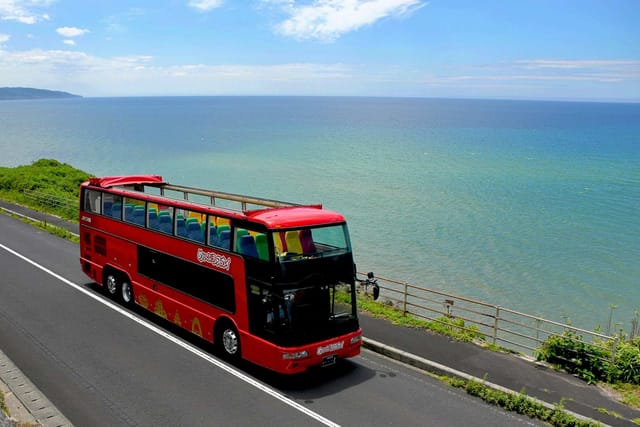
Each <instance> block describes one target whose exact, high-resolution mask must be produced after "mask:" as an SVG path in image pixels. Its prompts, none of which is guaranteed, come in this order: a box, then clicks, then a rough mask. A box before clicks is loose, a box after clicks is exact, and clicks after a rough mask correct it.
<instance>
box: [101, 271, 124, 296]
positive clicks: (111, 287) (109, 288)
mask: <svg viewBox="0 0 640 427" xmlns="http://www.w3.org/2000/svg"><path fill="white" fill-rule="evenodd" d="M103 283H104V291H105V293H106V294H107V296H109V298H112V299H115V298H116V296H117V295H118V290H119V288H120V287H119V285H118V276H117V274H116V273H115V272H114V271H109V272H108V273H106V274H105V278H104V282H103Z"/></svg>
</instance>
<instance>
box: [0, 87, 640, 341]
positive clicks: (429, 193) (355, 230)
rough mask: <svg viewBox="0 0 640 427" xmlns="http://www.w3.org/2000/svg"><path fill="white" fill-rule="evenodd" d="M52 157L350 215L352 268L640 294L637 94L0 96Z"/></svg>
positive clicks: (576, 303)
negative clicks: (597, 97)
mask: <svg viewBox="0 0 640 427" xmlns="http://www.w3.org/2000/svg"><path fill="white" fill-rule="evenodd" d="M40 158H55V159H58V160H60V161H63V162H66V163H69V164H71V165H73V166H75V167H78V168H80V169H83V170H85V171H87V172H90V173H93V174H95V175H118V174H134V173H135V174H143V173H144V174H146V173H153V174H159V175H162V176H163V177H164V178H165V180H167V181H169V182H172V183H176V184H185V185H190V186H200V187H205V188H210V189H214V190H220V191H227V192H235V193H243V194H251V195H257V196H261V197H269V198H275V199H281V200H288V201H294V202H301V203H322V204H324V206H325V207H327V208H329V209H333V210H337V211H339V212H341V213H343V214H345V215H346V217H347V219H348V222H349V227H350V231H351V234H352V243H353V246H354V251H355V257H356V262H357V265H358V270H359V271H374V272H375V273H377V274H379V275H382V276H386V277H390V278H394V279H398V280H402V281H409V282H412V283H415V284H418V285H421V286H425V287H429V288H433V289H438V290H444V291H446V292H450V293H454V294H458V295H461V296H465V297H470V298H476V299H480V300H482V301H486V302H489V303H492V304H499V305H501V306H504V307H508V308H512V309H516V310H520V311H524V312H526V313H530V314H536V315H541V316H543V317H546V318H549V319H553V320H558V321H565V320H569V321H570V322H571V323H573V324H574V325H576V326H580V327H584V328H587V329H593V328H596V327H597V326H598V325H600V326H602V327H603V328H605V329H606V326H607V323H608V318H609V313H610V307H611V306H612V305H613V306H617V308H616V309H615V311H614V317H613V319H614V323H616V324H617V325H616V326H620V327H624V328H626V329H627V330H629V329H630V320H631V319H632V318H633V317H634V315H636V314H637V311H638V310H640V104H606V103H568V102H529V101H502V100H487V101H484V100H446V99H393V98H340V97H327V98H323V97H170V98H162V97H153V98H84V99H64V100H35V101H33V100H30V101H3V102H0V166H17V165H22V164H29V163H31V162H33V161H35V160H37V159H40Z"/></svg>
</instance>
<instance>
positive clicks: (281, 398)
mask: <svg viewBox="0 0 640 427" xmlns="http://www.w3.org/2000/svg"><path fill="white" fill-rule="evenodd" d="M0 248H2V249H4V250H5V251H7V252H9V253H11V254H13V255H15V256H17V257H18V258H20V259H22V260H23V261H26V262H28V263H29V264H31V265H33V266H34V267H36V268H38V269H40V270H42V271H44V272H45V273H47V274H49V275H50V276H53V277H55V278H56V279H58V280H60V281H61V282H63V283H64V284H66V285H68V286H71V287H72V288H74V289H76V290H78V291H80V292H82V293H83V294H85V295H87V296H88V297H90V298H93V299H94V300H96V301H97V302H99V303H101V304H104V305H106V306H107V307H109V308H111V309H112V310H115V311H117V312H118V313H120V314H122V315H123V316H125V317H128V318H129V319H131V320H133V321H134V322H136V323H138V324H140V325H141V326H144V327H145V328H147V329H149V330H151V331H153V332H155V333H156V334H158V335H160V336H162V337H163V338H165V339H167V340H169V341H171V342H173V343H174V344H177V345H179V346H180V347H182V348H184V349H185V350H187V351H190V352H191V353H193V354H195V355H196V356H199V357H201V358H202V359H204V360H206V361H207V362H209V363H211V364H213V365H215V366H217V367H218V368H220V369H222V370H224V371H226V372H227V373H229V374H231V375H233V376H234V377H236V378H238V379H240V380H242V381H244V382H246V383H247V384H249V385H251V386H253V387H255V388H257V389H258V390H261V391H263V392H264V393H266V394H268V395H269V396H272V397H274V398H276V399H278V400H279V401H281V402H283V403H284V404H286V405H289V406H291V407H292V408H294V409H297V410H298V411H300V412H302V413H303V414H305V415H308V416H309V417H311V418H313V419H314V420H316V421H318V422H320V423H322V424H324V425H326V426H332V427H339V426H340V424H337V423H335V422H333V421H331V420H329V419H327V418H325V417H323V416H322V415H320V414H318V413H316V412H313V411H312V410H310V409H309V408H306V407H305V406H303V405H301V404H299V403H298V402H296V401H294V400H291V399H289V398H288V397H286V396H284V395H283V394H282V393H280V392H278V391H277V390H274V389H272V388H270V387H268V386H266V385H264V384H262V383H260V382H259V381H256V380H255V379H253V378H251V377H249V376H248V375H246V374H244V373H242V372H240V371H238V370H237V369H235V368H233V367H232V366H229V365H227V364H225V363H223V362H221V361H219V360H217V359H215V358H214V357H212V356H210V355H209V354H207V353H205V352H203V351H202V350H200V349H198V348H196V347H194V346H192V345H191V344H189V343H186V342H184V341H182V340H181V339H179V338H176V337H174V336H172V335H171V334H169V333H168V332H166V331H164V330H162V329H160V328H159V327H158V326H156V325H154V324H152V323H149V322H147V321H146V320H144V319H141V318H139V317H138V316H136V315H135V314H132V313H130V312H128V311H127V310H125V309H123V308H122V307H120V306H118V305H116V304H114V303H113V302H111V301H107V300H105V299H102V298H101V297H99V296H97V295H96V294H94V293H93V292H91V291H88V290H87V289H85V288H84V287H83V286H81V285H78V284H76V283H73V282H72V281H70V280H68V279H66V278H64V277H62V276H60V275H59V274H57V273H55V272H53V271H51V270H49V269H48V268H46V267H44V266H42V265H40V264H38V263H37V262H35V261H33V260H32V259H30V258H27V257H26V256H24V255H22V254H20V253H18V252H16V251H14V250H13V249H11V248H9V247H7V246H5V245H3V244H2V243H0Z"/></svg>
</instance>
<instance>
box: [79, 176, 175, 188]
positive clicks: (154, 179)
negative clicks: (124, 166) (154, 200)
mask: <svg viewBox="0 0 640 427" xmlns="http://www.w3.org/2000/svg"><path fill="white" fill-rule="evenodd" d="M162 183H164V181H163V180H162V177H161V176H159V175H126V176H103V177H102V178H98V177H94V178H90V179H89V184H90V185H93V186H96V187H102V188H108V187H115V186H118V185H135V184H162Z"/></svg>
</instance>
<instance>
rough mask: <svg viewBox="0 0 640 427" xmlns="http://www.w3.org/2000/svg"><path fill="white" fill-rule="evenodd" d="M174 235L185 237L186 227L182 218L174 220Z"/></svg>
mask: <svg viewBox="0 0 640 427" xmlns="http://www.w3.org/2000/svg"><path fill="white" fill-rule="evenodd" d="M176 234H177V235H178V236H180V237H187V226H186V225H185V223H184V218H180V216H178V218H176Z"/></svg>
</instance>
